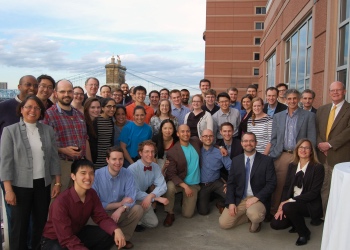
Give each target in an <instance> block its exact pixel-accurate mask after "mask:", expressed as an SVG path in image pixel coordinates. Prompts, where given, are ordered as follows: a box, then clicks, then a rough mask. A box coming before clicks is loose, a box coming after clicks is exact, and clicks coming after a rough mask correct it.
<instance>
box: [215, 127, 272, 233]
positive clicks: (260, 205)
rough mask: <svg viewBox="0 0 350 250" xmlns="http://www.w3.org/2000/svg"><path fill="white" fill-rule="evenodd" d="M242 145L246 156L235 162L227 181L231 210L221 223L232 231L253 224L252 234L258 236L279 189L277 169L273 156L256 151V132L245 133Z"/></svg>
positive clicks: (220, 219)
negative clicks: (272, 199)
mask: <svg viewBox="0 0 350 250" xmlns="http://www.w3.org/2000/svg"><path fill="white" fill-rule="evenodd" d="M241 144H242V147H243V150H244V153H243V154H241V155H238V156H236V157H234V158H233V159H232V166H231V169H230V174H229V177H228V181H227V193H226V206H227V207H226V208H225V209H224V211H223V212H222V214H221V216H220V218H219V224H220V227H221V228H223V229H229V228H231V227H235V226H238V225H241V224H243V223H247V222H249V221H250V228H249V232H251V233H257V232H259V231H260V229H261V222H262V221H263V220H264V218H265V214H266V208H269V207H270V202H271V195H272V193H273V191H274V190H275V187H276V173H275V167H274V165H273V160H272V158H271V157H269V156H266V155H263V154H260V153H259V152H257V151H256V149H255V148H256V144H257V142H256V137H255V134H254V133H251V132H247V133H245V134H244V135H243V136H242V140H241Z"/></svg>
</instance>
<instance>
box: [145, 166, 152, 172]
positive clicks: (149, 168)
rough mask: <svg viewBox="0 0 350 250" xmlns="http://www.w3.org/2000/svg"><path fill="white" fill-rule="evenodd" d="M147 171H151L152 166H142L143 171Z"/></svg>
mask: <svg viewBox="0 0 350 250" xmlns="http://www.w3.org/2000/svg"><path fill="white" fill-rule="evenodd" d="M147 170H149V171H152V166H149V167H146V166H144V167H143V171H147Z"/></svg>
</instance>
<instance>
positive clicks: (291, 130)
mask: <svg viewBox="0 0 350 250" xmlns="http://www.w3.org/2000/svg"><path fill="white" fill-rule="evenodd" d="M298 114H299V108H297V109H296V110H295V111H294V112H293V114H292V116H290V115H289V113H288V109H286V126H285V133H284V145H283V148H284V149H285V150H294V148H295V145H296V138H297V130H296V127H297V122H298Z"/></svg>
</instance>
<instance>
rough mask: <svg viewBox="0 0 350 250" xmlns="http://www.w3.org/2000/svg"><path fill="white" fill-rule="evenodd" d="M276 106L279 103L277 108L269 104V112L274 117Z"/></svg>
mask: <svg viewBox="0 0 350 250" xmlns="http://www.w3.org/2000/svg"><path fill="white" fill-rule="evenodd" d="M276 108H277V105H276V107H275V108H271V106H270V104H269V105H267V114H268V115H269V116H271V117H273V115H274V114H275V111H276Z"/></svg>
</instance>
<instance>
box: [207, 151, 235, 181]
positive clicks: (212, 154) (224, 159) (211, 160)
mask: <svg viewBox="0 0 350 250" xmlns="http://www.w3.org/2000/svg"><path fill="white" fill-rule="evenodd" d="M229 155H230V154H228V156H222V155H221V152H220V150H219V149H218V148H215V147H213V146H211V147H210V148H209V149H208V150H206V149H205V148H204V147H202V149H201V165H202V166H201V171H200V172H201V183H208V182H214V181H216V180H218V179H220V169H221V168H222V167H223V166H224V167H225V168H226V169H227V170H228V171H229V170H230V168H231V163H232V160H231V159H230V157H229Z"/></svg>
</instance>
